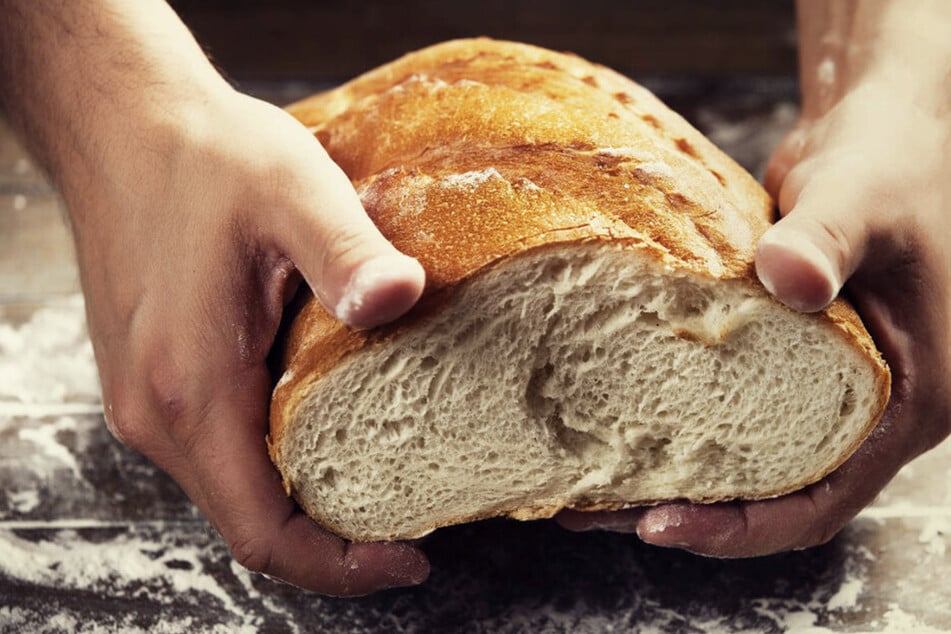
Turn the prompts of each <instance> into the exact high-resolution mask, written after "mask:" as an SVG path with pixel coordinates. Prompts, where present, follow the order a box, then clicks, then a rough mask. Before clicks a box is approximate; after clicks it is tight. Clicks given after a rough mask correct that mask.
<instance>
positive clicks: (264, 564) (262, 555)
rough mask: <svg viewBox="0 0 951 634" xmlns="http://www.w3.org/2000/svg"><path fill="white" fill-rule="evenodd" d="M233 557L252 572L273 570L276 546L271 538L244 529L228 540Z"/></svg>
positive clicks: (264, 572)
mask: <svg viewBox="0 0 951 634" xmlns="http://www.w3.org/2000/svg"><path fill="white" fill-rule="evenodd" d="M228 549H229V550H230V551H231V555H232V557H234V559H235V561H237V562H238V564H240V565H241V566H242V567H244V568H246V569H248V570H250V571H251V572H258V573H263V574H270V573H272V572H273V559H274V546H273V544H272V543H271V541H270V540H269V539H267V538H266V537H264V536H262V535H260V534H259V533H257V532H255V531H251V530H248V529H243V530H241V531H239V532H238V533H237V534H236V535H235V536H234V537H233V538H232V539H230V540H229V541H228Z"/></svg>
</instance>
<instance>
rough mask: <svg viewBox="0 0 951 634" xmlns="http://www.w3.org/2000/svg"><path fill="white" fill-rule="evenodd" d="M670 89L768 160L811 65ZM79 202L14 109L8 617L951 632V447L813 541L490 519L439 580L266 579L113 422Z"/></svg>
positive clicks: (1, 532) (83, 621) (454, 540)
mask: <svg viewBox="0 0 951 634" xmlns="http://www.w3.org/2000/svg"><path fill="white" fill-rule="evenodd" d="M648 84H649V85H650V86H651V87H653V88H654V89H655V90H656V91H657V92H659V93H660V94H661V95H662V96H663V97H664V98H666V99H667V100H668V101H669V102H670V103H672V104H673V105H675V106H676V107H678V108H680V109H681V110H682V111H684V112H685V113H686V114H687V115H688V116H689V117H690V118H691V119H693V120H694V121H695V122H696V123H697V124H698V125H699V126H700V127H702V128H703V129H704V130H705V131H707V132H708V133H709V134H710V135H711V137H712V138H713V139H714V141H716V142H718V143H719V144H720V145H721V146H723V147H724V148H725V149H726V150H727V151H728V152H730V153H731V154H733V155H734V156H736V157H738V158H739V159H740V160H741V162H743V163H744V164H746V165H747V166H748V167H750V168H751V169H753V170H754V171H761V170H762V166H763V163H764V161H765V158H766V156H767V153H768V151H769V149H770V148H771V147H772V146H773V145H774V144H775V143H776V141H777V140H778V138H779V136H780V135H781V133H782V131H783V130H784V129H786V128H788V127H789V126H790V125H791V124H792V122H793V120H794V118H795V115H796V110H795V106H794V105H793V103H794V96H795V85H794V83H793V81H792V80H791V79H782V78H780V79H772V80H735V81H723V80H717V81H713V80H696V81H689V80H684V81H670V80H651V81H648ZM245 88H247V89H250V90H251V91H252V92H256V93H258V94H261V95H263V96H265V97H266V98H270V99H272V100H274V101H277V102H286V101H288V100H289V99H292V98H294V97H296V96H299V95H300V94H302V93H306V92H307V91H308V90H309V89H310V86H307V85H301V84H298V83H281V84H269V85H260V84H259V85H249V86H245ZM60 206H61V202H60V199H59V198H58V196H57V193H56V192H55V191H54V190H53V189H52V188H51V187H50V186H49V185H48V184H47V183H46V181H45V180H44V178H43V177H42V176H41V175H40V174H39V173H38V172H37V170H36V169H35V167H34V166H33V164H32V162H31V161H30V159H29V158H28V157H27V156H25V154H24V153H23V151H22V149H21V147H20V146H19V145H18V143H17V142H16V141H15V140H14V139H13V137H12V135H11V133H10V131H9V129H8V127H7V126H6V125H5V124H3V123H2V122H0V631H2V632H33V631H44V632H74V631H83V632H85V631H97V632H98V631H107V632H111V631H117V630H118V631H131V632H139V631H141V632H153V631H159V632H202V631H214V632H245V631H246V632H255V631H261V632H353V633H357V632H457V631H458V632H492V633H497V632H532V633H535V632H582V633H583V632H611V631H614V632H782V631H792V632H855V631H887V632H945V631H947V632H951V555H949V554H948V553H947V552H946V541H945V540H946V535H947V533H948V531H949V529H951V487H949V479H951V469H949V465H951V460H949V458H951V445H949V444H948V443H945V444H944V445H942V446H941V447H939V448H938V449H937V450H935V451H933V452H931V453H930V454H928V455H926V456H924V457H923V458H921V459H919V460H918V461H916V462H914V463H913V464H912V465H910V466H909V467H907V468H906V469H905V470H904V471H902V473H901V474H900V475H899V476H898V477H897V478H896V479H895V481H894V482H893V483H892V484H891V485H890V486H889V488H888V489H887V490H886V491H885V492H884V493H883V494H882V495H881V497H880V499H879V501H878V502H877V503H876V504H875V505H874V506H873V507H871V508H869V509H867V510H866V511H865V512H864V513H862V515H861V516H860V517H859V518H858V519H857V520H855V521H854V522H853V523H852V524H851V525H850V526H849V527H848V528H847V529H846V530H845V531H844V532H843V533H842V534H841V535H840V536H839V537H838V538H837V539H835V540H834V541H833V542H832V543H830V544H828V545H826V546H822V547H819V548H815V549H811V550H808V551H803V552H794V553H788V554H783V555H778V556H773V557H767V558H762V559H756V560H747V561H716V560H710V559H703V558H699V557H695V556H692V555H689V554H685V553H682V552H677V551H667V550H661V549H657V548H653V547H649V546H645V545H643V544H641V543H639V542H638V541H637V540H636V539H635V538H633V537H632V536H628V535H615V534H601V533H587V534H572V533H568V532H565V531H563V530H561V529H559V528H558V527H557V526H555V525H554V524H552V523H549V522H535V523H517V522H513V521H489V522H482V523H479V524H474V525H469V526H462V527H456V528H450V529H444V530H441V531H438V532H437V533H436V534H435V535H433V536H432V537H431V538H430V539H429V540H428V542H427V543H426V545H425V548H426V550H427V552H428V553H429V555H430V557H431V560H432V576H431V578H430V580H429V582H428V583H427V584H425V585H424V586H422V587H419V588H414V589H406V590H393V591H387V592H383V593H380V594H378V595H375V596H372V597H367V598H361V599H350V600H343V599H328V598H323V597H319V596H315V595H312V594H308V593H305V592H301V591H298V590H296V589H294V588H292V587H290V586H287V585H282V584H279V583H275V582H272V581H270V580H268V579H266V578H264V577H261V576H258V575H254V574H251V573H249V572H247V571H246V570H244V569H242V568H241V567H240V566H238V565H236V564H235V563H234V562H233V561H232V559H231V558H230V556H229V554H228V551H227V549H226V547H225V546H224V544H223V542H222V541H221V539H220V538H219V537H218V536H217V535H216V534H215V532H214V531H213V530H212V529H211V528H210V527H209V525H208V524H207V523H206V522H205V520H204V519H202V517H201V516H200V515H199V513H198V512H197V511H196V510H195V508H194V507H193V506H192V504H191V503H190V502H189V500H188V499H187V498H185V496H184V495H183V494H182V493H181V491H180V490H179V489H178V487H177V486H176V485H175V484H174V483H173V482H172V481H171V480H170V479H169V478H168V477H166V476H165V475H164V474H163V473H161V472H160V471H159V470H158V469H156V468H155V467H153V466H152V465H151V464H150V463H149V462H148V461H146V460H145V459H144V458H142V457H141V456H139V455H137V454H136V453H134V452H132V451H130V450H128V449H126V448H124V447H123V446H122V445H120V444H119V443H117V442H116V441H115V440H113V439H112V438H111V437H110V435H109V434H108V432H107V431H106V429H105V426H104V425H103V420H102V407H101V403H100V400H99V392H98V385H97V379H96V370H95V365H94V362H93V357H92V352H91V348H90V344H89V341H88V339H87V337H86V334H85V330H84V317H83V301H82V297H81V295H80V294H79V286H78V282H77V274H76V269H75V264H74V261H73V252H72V246H71V243H70V239H69V234H68V231H67V230H66V228H65V226H64V224H63V222H62V220H61V210H60Z"/></svg>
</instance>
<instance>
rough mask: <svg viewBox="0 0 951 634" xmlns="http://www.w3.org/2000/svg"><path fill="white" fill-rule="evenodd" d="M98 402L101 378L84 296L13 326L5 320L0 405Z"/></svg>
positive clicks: (0, 338) (0, 331)
mask: <svg viewBox="0 0 951 634" xmlns="http://www.w3.org/2000/svg"><path fill="white" fill-rule="evenodd" d="M76 399H79V400H84V401H93V402H95V401H98V399H99V379H98V374H97V371H96V361H95V358H94V357H93V352H92V344H91V343H90V342H89V337H88V335H87V334H86V325H85V319H84V313H83V299H82V296H81V295H75V296H73V297H71V298H70V299H69V300H68V301H67V303H66V305H65V306H55V307H46V308H41V309H39V310H37V311H36V312H35V313H34V314H33V316H32V319H30V320H29V321H27V322H25V323H23V324H20V325H17V326H13V325H10V324H9V323H5V322H2V321H0V402H9V401H14V402H21V403H28V404H49V403H63V402H64V401H67V400H76Z"/></svg>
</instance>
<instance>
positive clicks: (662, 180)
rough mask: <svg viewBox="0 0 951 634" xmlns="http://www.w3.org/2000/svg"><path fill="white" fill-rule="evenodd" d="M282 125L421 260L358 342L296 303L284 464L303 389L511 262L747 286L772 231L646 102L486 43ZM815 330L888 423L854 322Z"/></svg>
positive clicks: (834, 310) (704, 144)
mask: <svg viewBox="0 0 951 634" xmlns="http://www.w3.org/2000/svg"><path fill="white" fill-rule="evenodd" d="M289 111H290V112H291V113H292V114H293V115H294V116H295V117H297V118H298V119H300V120H301V121H302V122H303V123H304V124H305V125H307V126H309V127H310V128H311V129H312V130H313V132H314V134H315V135H316V136H317V138H318V139H319V140H320V141H321V142H322V143H323V145H324V147H325V148H326V149H327V151H328V152H329V153H330V156H331V157H332V158H333V159H334V160H335V161H336V162H337V163H338V164H340V165H341V167H342V168H343V169H344V171H345V172H346V173H347V175H348V176H349V177H350V178H351V180H352V181H353V183H354V185H355V187H356V188H357V191H358V192H359V193H360V195H361V199H362V201H363V203H364V206H365V207H366V209H367V212H368V213H369V214H370V216H371V217H372V218H373V220H374V221H375V222H376V224H377V225H378V226H379V227H380V229H381V231H382V232H383V234H384V235H386V236H387V238H389V239H390V240H391V241H392V242H393V243H394V245H395V246H396V247H397V248H399V249H400V250H402V251H403V252H405V253H407V254H409V255H412V256H414V257H416V258H418V259H419V260H420V262H421V263H422V264H423V266H424V268H425V269H426V273H427V285H426V290H425V293H424V297H423V299H422V301H421V302H420V304H419V305H418V306H417V307H416V308H415V309H414V310H413V311H411V313H410V314H409V315H407V316H406V317H404V318H402V319H400V320H398V321H397V322H395V323H393V324H391V325H388V326H386V327H383V328H378V329H375V330H373V331H368V332H361V331H354V330H352V329H349V328H347V327H345V326H343V325H342V324H341V323H339V322H337V321H336V320H334V319H333V318H332V317H331V316H330V315H329V314H328V313H327V312H326V311H324V310H323V308H322V307H321V306H320V305H319V304H318V303H317V302H316V301H315V300H314V299H313V298H311V299H310V300H309V301H308V302H307V303H306V304H305V305H304V306H303V308H302V309H301V312H300V314H299V315H298V317H297V318H296V320H295V322H294V324H293V326H292V328H291V330H290V332H289V336H288V337H287V340H286V342H285V350H286V352H287V354H286V355H285V363H284V368H282V369H289V370H290V371H291V372H290V373H288V374H286V375H285V377H284V379H283V380H282V381H281V383H280V384H279V385H278V386H277V388H276V389H275V392H274V398H273V402H272V408H271V439H272V441H273V442H272V443H271V445H270V446H271V454H272V458H274V459H275V462H276V463H278V464H280V457H279V455H278V454H279V444H280V442H279V441H280V438H281V435H282V433H283V427H284V425H285V423H286V421H288V420H289V419H290V418H291V416H292V414H293V412H294V410H295V409H296V405H297V403H298V402H299V400H300V399H301V398H302V397H303V396H304V395H306V394H307V393H308V392H309V389H308V386H310V385H312V384H313V383H314V382H315V381H317V380H318V379H319V378H320V377H321V376H322V375H324V374H325V373H326V372H328V371H329V370H330V369H331V368H333V367H335V366H336V365H337V364H338V363H339V362H340V361H341V359H343V358H344V357H346V356H347V355H349V354H353V353H355V352H357V351H359V350H362V349H365V348H367V347H369V346H375V345H384V344H385V343H386V342H387V341H389V340H391V339H393V338H394V337H396V336H398V335H399V333H400V332H402V331H403V330H404V329H406V328H408V327H410V325H411V324H412V323H413V322H414V321H415V320H417V319H420V318H421V317H423V316H425V315H427V314H431V313H432V312H433V311H435V310H438V309H439V306H440V305H441V304H442V303H443V302H445V301H447V299H448V298H449V297H450V296H451V294H452V293H453V290H454V289H456V288H457V287H458V286H459V284H461V283H463V282H464V281H465V280H466V279H468V278H470V277H471V276H473V275H474V274H476V273H478V272H480V271H482V270H485V268H486V267H488V266H492V265H495V264H497V263H500V262H502V261H504V260H505V259H507V258H510V257H513V256H517V255H519V254H523V253H525V252H527V251H529V250H532V249H536V248H544V247H546V246H549V245H557V244H565V243H578V242H582V241H611V242H614V243H618V244H624V245H625V246H626V247H627V248H631V249H637V250H639V251H640V252H641V253H643V254H646V255H648V256H650V257H653V258H655V259H657V260H658V261H659V262H661V263H662V264H664V265H665V266H668V267H672V268H675V269H680V270H684V271H689V272H692V273H695V274H698V275H702V276H704V277H708V278H712V279H719V280H742V281H743V282H745V283H749V284H758V282H757V281H756V277H755V273H754V270H753V259H754V253H755V245H756V242H757V240H758V238H759V237H760V236H761V235H762V233H763V232H764V231H765V230H766V229H767V228H768V226H769V224H770V222H771V221H772V218H773V203H772V201H771V199H770V198H769V196H768V195H767V194H766V192H765V191H764V190H763V189H762V187H760V185H759V184H758V183H757V182H756V181H755V180H754V179H753V178H752V177H751V176H750V175H749V174H748V173H747V172H746V171H745V170H744V169H743V168H741V167H740V166H739V165H737V164H736V163H735V162H733V161H732V160H731V159H730V158H729V157H727V156H726V155H725V154H723V153H722V152H721V151H720V150H718V149H717V148H716V147H715V146H714V145H713V144H712V143H710V142H709V141H708V140H707V139H706V138H705V137H704V136H703V135H702V134H700V133H699V132H698V131H697V130H695V129H694V128H693V127H691V126H690V125H689V124H688V123H687V122H685V121H684V120H683V119H682V118H681V117H680V116H679V115H677V114H676V113H674V112H672V111H671V110H669V109H668V108H667V107H666V106H664V105H663V104H662V103H661V102H660V101H659V100H658V99H657V98H656V97H654V96H653V95H652V94H651V93H649V92H648V91H646V90H645V89H643V88H642V87H640V86H638V85H637V84H635V83H634V82H632V81H630V80H628V79H626V78H624V77H622V76H621V75H618V74H617V73H615V72H613V71H611V70H608V69H606V68H603V67H600V66H596V65H593V64H590V63H588V62H586V61H584V60H581V59H580V58H577V57H574V56H571V55H565V54H559V53H553V52H551V51H547V50H544V49H540V48H536V47H532V46H527V45H522V44H513V43H508V42H497V41H492V40H487V39H477V40H460V41H454V42H447V43H445V44H440V45H437V46H433V47H430V48H428V49H425V50H422V51H419V52H416V53H411V54H409V55H407V56H405V57H403V58H401V59H399V60H396V61H395V62H393V63H391V64H387V65H385V66H382V67H380V68H378V69H376V70H373V71H371V72H369V73H367V74H365V75H363V76H361V77H359V78H357V79H355V80H353V81H352V82H350V83H348V84H346V85H344V86H341V87H340V88H338V89H336V90H333V91H330V92H327V93H323V94H320V95H316V96H314V97H311V98H309V99H306V100H304V101H301V102H299V103H297V104H294V105H292V106H290V107H289ZM817 318H818V319H826V320H828V321H829V322H830V323H831V324H833V325H834V326H835V327H836V329H837V331H838V332H839V333H840V334H841V335H842V337H843V338H844V339H845V340H846V341H848V342H849V344H850V345H852V346H853V347H856V348H857V349H859V350H861V351H862V352H863V353H864V354H865V355H867V356H868V357H869V358H870V359H872V360H873V362H874V364H875V365H876V367H877V369H878V370H877V371H878V374H879V387H880V390H879V394H878V396H879V400H880V408H879V410H878V411H879V412H881V411H883V410H884V407H885V403H886V402H887V400H888V390H889V376H888V370H887V367H886V366H885V363H884V361H883V360H882V358H881V355H880V354H879V353H878V351H877V350H876V349H875V347H874V344H873V343H872V341H871V338H870V337H869V335H868V333H867V332H866V331H865V328H864V327H863V326H862V323H861V321H860V320H859V318H858V316H857V315H856V314H855V312H854V311H853V310H852V309H851V308H850V307H849V306H848V305H847V304H845V303H844V302H842V301H836V302H835V303H833V304H832V306H830V307H829V308H828V309H827V310H826V311H824V312H823V313H821V314H820V315H819V316H818V317H817ZM875 418H876V420H873V421H870V423H869V429H868V431H869V432H870V431H871V428H872V427H873V426H874V424H875V422H876V421H877V418H878V417H875ZM850 453H851V452H850ZM844 459H845V456H843V460H844ZM836 466H837V465H836ZM824 475H825V474H821V475H820V476H819V477H821V476H824ZM816 479H818V478H816ZM594 504H596V503H594ZM614 506H616V505H612V508H613V507H614ZM556 510H557V509H556ZM553 512H554V511H552V509H547V508H546V509H521V510H516V511H513V513H514V514H516V515H519V516H524V517H528V516H534V515H532V514H533V513H539V514H541V515H539V516H545V517H548V516H550V515H551V514H552V513H553ZM468 519H476V518H468ZM330 528H334V527H333V526H331V527H330Z"/></svg>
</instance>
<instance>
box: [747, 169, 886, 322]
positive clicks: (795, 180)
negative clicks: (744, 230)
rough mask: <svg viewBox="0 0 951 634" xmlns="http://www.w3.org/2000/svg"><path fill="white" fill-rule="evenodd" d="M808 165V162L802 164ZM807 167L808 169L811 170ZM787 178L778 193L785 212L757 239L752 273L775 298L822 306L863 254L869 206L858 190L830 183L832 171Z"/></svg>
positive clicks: (803, 306) (796, 305)
mask: <svg viewBox="0 0 951 634" xmlns="http://www.w3.org/2000/svg"><path fill="white" fill-rule="evenodd" d="M801 167H806V166H804V165H803V166H801ZM810 171H811V170H810ZM804 176H805V178H808V175H804V174H803V173H802V171H801V170H795V169H794V170H793V171H792V172H790V173H789V175H788V176H787V177H786V179H785V181H784V183H783V187H782V190H781V192H780V196H779V205H780V211H781V212H782V213H783V215H784V217H783V218H782V219H781V220H780V221H779V222H777V223H776V224H775V225H773V226H772V227H771V228H770V229H769V230H767V231H766V233H764V234H763V236H762V237H761V238H760V240H759V244H758V245H757V250H756V273H757V275H758V276H759V279H760V281H761V282H762V283H763V286H765V287H766V289H767V290H768V291H769V292H770V293H772V294H773V295H774V296H775V297H776V298H777V299H778V300H779V301H781V302H783V303H784V304H786V305H787V306H789V307H790V308H793V309H795V310H798V311H803V312H815V311H818V310H821V309H823V308H825V306H827V305H828V304H829V303H830V302H831V301H832V300H833V299H835V297H836V296H837V295H838V294H839V291H840V290H841V288H842V285H843V284H844V283H845V281H846V280H847V279H848V278H849V277H850V276H851V275H852V273H854V272H855V270H856V269H857V268H858V266H859V264H860V263H861V262H862V259H863V258H864V256H865V252H866V246H867V242H868V237H869V224H870V222H869V221H870V209H869V208H867V207H864V206H863V203H862V201H863V199H864V198H865V197H864V196H862V195H858V196H856V195H852V194H856V193H857V192H850V188H848V187H842V185H841V182H842V181H840V184H839V185H838V186H833V185H834V183H835V181H834V179H833V178H831V174H826V175H822V176H818V175H817V176H815V178H812V179H810V180H808V182H807V183H806V184H805V185H803V184H802V183H804V182H806V181H805V179H804Z"/></svg>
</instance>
